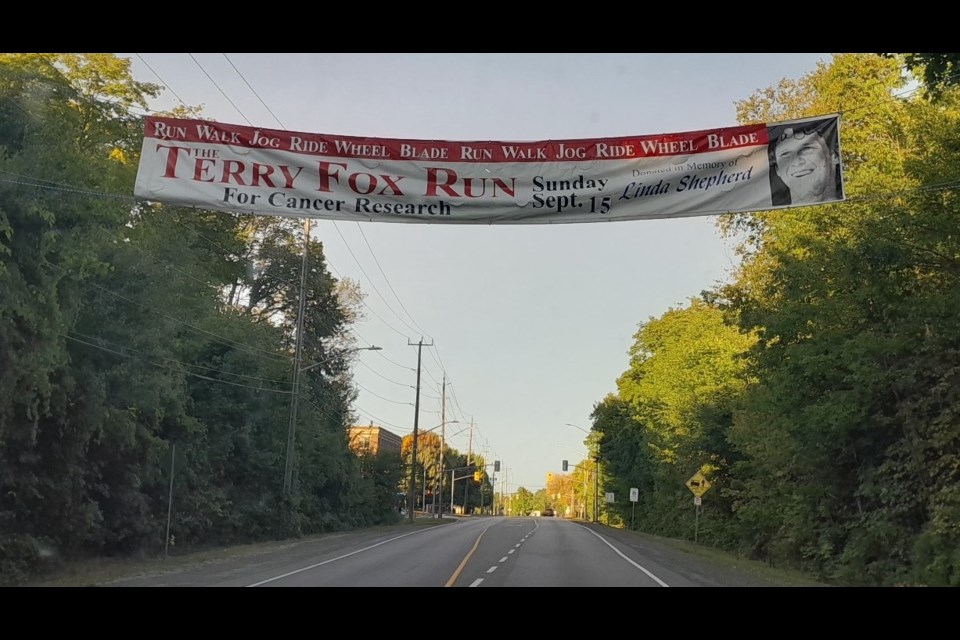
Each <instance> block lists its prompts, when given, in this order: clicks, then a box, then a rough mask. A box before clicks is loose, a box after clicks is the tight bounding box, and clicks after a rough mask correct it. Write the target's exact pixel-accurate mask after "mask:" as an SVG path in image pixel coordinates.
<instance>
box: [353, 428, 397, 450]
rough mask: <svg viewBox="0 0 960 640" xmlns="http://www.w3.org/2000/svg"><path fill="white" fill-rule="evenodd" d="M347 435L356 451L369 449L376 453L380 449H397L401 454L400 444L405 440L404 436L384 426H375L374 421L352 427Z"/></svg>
mask: <svg viewBox="0 0 960 640" xmlns="http://www.w3.org/2000/svg"><path fill="white" fill-rule="evenodd" d="M347 435H348V437H349V441H350V448H351V449H352V450H353V451H354V452H355V453H360V452H362V451H368V452H370V453H374V454H375V453H377V452H379V451H396V452H397V455H399V454H400V444H401V442H403V438H401V437H400V436H398V435H397V434H395V433H393V432H391V431H387V430H386V429H384V428H383V427H377V426H374V424H373V423H372V422H371V423H370V424H369V425H365V426H360V425H358V426H353V427H350V429H349V432H348V434H347Z"/></svg>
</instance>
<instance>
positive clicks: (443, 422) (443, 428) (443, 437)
mask: <svg viewBox="0 0 960 640" xmlns="http://www.w3.org/2000/svg"><path fill="white" fill-rule="evenodd" d="M446 445H447V372H446V371H444V372H443V385H442V386H441V387H440V491H439V493H440V509H438V510H437V517H438V518H442V517H443V448H444V447H445V446H446ZM450 508H451V509H452V508H453V489H451V490H450Z"/></svg>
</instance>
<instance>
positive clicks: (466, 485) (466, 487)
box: [463, 418, 473, 515]
mask: <svg viewBox="0 0 960 640" xmlns="http://www.w3.org/2000/svg"><path fill="white" fill-rule="evenodd" d="M467 442H468V443H469V444H468V445H467V466H468V467H469V466H470V458H472V457H473V418H470V438H469V439H468V440H467ZM469 489H470V482H469V479H468V482H464V483H463V515H467V491H468V490H469Z"/></svg>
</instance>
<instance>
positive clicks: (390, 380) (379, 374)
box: [359, 360, 413, 389]
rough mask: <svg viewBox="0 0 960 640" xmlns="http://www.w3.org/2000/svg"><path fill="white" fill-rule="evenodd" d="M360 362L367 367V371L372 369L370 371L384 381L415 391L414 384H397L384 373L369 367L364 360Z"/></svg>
mask: <svg viewBox="0 0 960 640" xmlns="http://www.w3.org/2000/svg"><path fill="white" fill-rule="evenodd" d="M359 362H360V364H362V365H363V366H365V367H366V368H367V369H370V371H373V372H374V373H375V374H377V375H378V376H380V377H381V378H383V379H384V380H386V381H387V382H392V383H393V384H395V385H399V386H401V387H407V388H408V389H413V385H412V384H406V383H403V382H397V381H396V380H393V379H391V378H388V377H387V376H385V375H383V374H382V373H380V372H379V371H377V370H376V369H374V368H373V367H371V366H370V365H368V364H367V363H366V362H364V361H362V360H360V361H359Z"/></svg>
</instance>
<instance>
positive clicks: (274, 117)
mask: <svg viewBox="0 0 960 640" xmlns="http://www.w3.org/2000/svg"><path fill="white" fill-rule="evenodd" d="M222 55H223V57H224V58H227V62H229V63H230V66H231V67H233V70H234V71H236V72H237V75H238V76H240V79H241V80H243V82H244V84H246V85H247V87H248V88H249V89H250V91H252V92H253V95H255V96H256V97H257V100H259V101H260V104H262V105H263V108H264V109H266V110H267V112H268V113H269V114H270V115H271V116H273V119H274V120H276V121H277V124H279V125H280V127H281V128H283V129H286V127H285V126H284V125H283V123H282V122H280V118H278V117H277V114H275V113H274V112H273V111H271V110H270V107H268V106H267V103H266V102H264V101H263V98H261V97H260V94H259V93H257V91H256V90H255V89H254V88H253V87H252V86H250V83H249V82H247V79H246V78H244V77H243V74H242V73H240V69H237V65H235V64H233V60H231V59H230V58H229V57H227V54H225V53H224V54H222Z"/></svg>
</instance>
